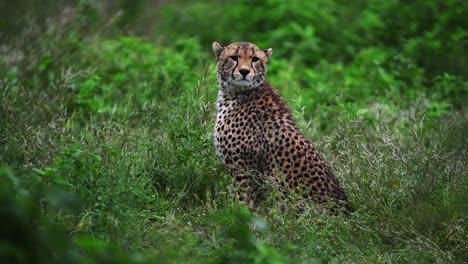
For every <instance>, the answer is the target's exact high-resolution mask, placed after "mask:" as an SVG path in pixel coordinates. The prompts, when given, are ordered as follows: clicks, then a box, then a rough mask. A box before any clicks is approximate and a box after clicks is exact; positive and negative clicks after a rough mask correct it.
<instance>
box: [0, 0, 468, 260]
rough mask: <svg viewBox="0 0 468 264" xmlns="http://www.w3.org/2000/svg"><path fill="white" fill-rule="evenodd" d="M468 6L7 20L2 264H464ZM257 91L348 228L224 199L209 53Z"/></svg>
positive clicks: (142, 3) (172, 11)
mask: <svg viewBox="0 0 468 264" xmlns="http://www.w3.org/2000/svg"><path fill="white" fill-rule="evenodd" d="M467 14H468V1H463V0H451V1H436V0H429V1H420V0H413V1H393V0H391V1H381V0H368V1H361V0H357V1H340V0H336V1H331V0H317V1H298V0H291V1H278V0H264V1H256V0H251V1H246V0H239V1H215V0H213V1H187V0H186V1H165V0H154V1H149V0H135V1H130V0H116V1H111V0H99V1H91V0H61V1H57V0H55V1H53V0H42V1H40V0H16V1H1V2H0V177H1V179H0V189H1V190H0V222H1V226H2V228H1V231H0V260H2V263H64V262H65V261H67V262H71V263H103V262H108V263H154V262H156V263H168V262H169V263H207V262H209V263H219V262H227V263H315V262H317V263H321V262H333V263H341V262H351V263H355V262H357V263H365V262H371V263H374V262H404V263H407V262H417V263H426V262H427V263H434V262H463V261H466V259H468V253H467V248H468V245H467V244H468V237H467V234H466V230H467V227H468V226H467V220H468V218H467V212H468V207H467V205H466V201H467V200H468V197H467V193H468V190H467V186H468V184H467V179H468V177H467V176H468V175H467V171H468V169H467V163H466V161H467V160H468V157H467V149H468V145H467V137H466V130H467V112H466V109H467V99H468V94H467V93H468V68H467V65H466V59H467V55H466V54H465V49H466V47H467V44H468V19H466V16H467ZM213 41H218V42H221V43H223V44H229V43H231V42H235V41H249V42H253V43H256V44H257V45H258V46H260V47H262V48H273V55H272V57H271V60H270V64H269V72H268V79H269V80H270V81H271V82H272V84H273V85H274V86H275V87H276V88H277V89H278V90H279V91H280V93H281V94H282V95H283V96H284V97H285V99H286V100H287V101H288V103H289V105H290V107H291V109H292V110H293V112H294V115H295V117H296V119H297V120H298V123H299V124H300V126H301V128H302V130H303V131H304V134H305V135H306V136H307V137H308V138H309V139H311V141H312V142H314V143H315V144H316V145H317V146H318V148H319V149H320V150H321V151H322V153H324V156H325V157H326V159H327V160H328V161H329V163H330V164H331V165H332V167H333V168H334V171H335V174H336V175H337V178H338V179H339V180H340V182H341V183H342V185H343V186H344V187H345V189H346V191H347V193H348V196H349V198H350V201H351V203H353V205H354V207H355V208H356V209H357V212H356V213H354V214H353V216H351V217H350V218H349V219H342V218H331V217H329V216H328V215H321V213H320V212H316V211H315V210H314V208H313V206H311V208H310V210H308V211H307V212H306V213H304V214H303V215H300V216H296V215H295V214H294V213H292V212H288V211H287V210H286V211H284V210H280V209H279V207H280V206H278V205H277V204H276V203H275V202H274V199H273V198H274V197H273V196H274V191H273V190H272V199H271V201H269V202H268V203H267V205H266V206H265V208H264V210H263V213H259V214H252V213H251V212H249V211H248V210H246V209H245V208H243V207H239V206H238V205H235V204H233V203H232V201H231V199H230V198H229V181H230V179H229V175H228V173H227V172H226V170H225V168H224V167H223V165H222V164H221V163H220V161H219V159H218V157H217V155H216V152H215V149H214V146H213V144H212V135H211V133H212V127H213V123H214V122H213V121H214V117H215V107H214V102H215V101H216V96H217V87H216V80H215V76H216V75H215V58H214V56H213V55H212V51H211V43H212V42H213Z"/></svg>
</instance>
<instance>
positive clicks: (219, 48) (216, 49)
mask: <svg viewBox="0 0 468 264" xmlns="http://www.w3.org/2000/svg"><path fill="white" fill-rule="evenodd" d="M212 47H213V52H214V54H215V55H216V59H219V55H221V52H223V50H224V47H223V46H222V45H221V44H219V43H218V42H216V41H215V42H213V45H212Z"/></svg>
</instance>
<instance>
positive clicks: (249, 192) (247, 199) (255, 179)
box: [232, 171, 266, 209]
mask: <svg viewBox="0 0 468 264" xmlns="http://www.w3.org/2000/svg"><path fill="white" fill-rule="evenodd" d="M232 175H233V178H232V180H233V186H234V191H233V195H234V202H236V203H243V204H245V205H246V206H248V207H249V208H251V209H255V208H257V207H258V205H259V204H260V203H261V202H262V201H264V200H265V198H266V190H265V188H264V186H263V185H264V182H263V180H262V178H261V177H260V174H259V173H257V172H254V171H236V172H233V173H232Z"/></svg>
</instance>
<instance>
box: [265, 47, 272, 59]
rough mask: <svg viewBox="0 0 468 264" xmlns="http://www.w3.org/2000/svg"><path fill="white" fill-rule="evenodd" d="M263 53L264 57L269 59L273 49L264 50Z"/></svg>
mask: <svg viewBox="0 0 468 264" xmlns="http://www.w3.org/2000/svg"><path fill="white" fill-rule="evenodd" d="M263 52H265V55H267V57H270V55H271V54H272V53H273V49H272V48H269V49H264V50H263Z"/></svg>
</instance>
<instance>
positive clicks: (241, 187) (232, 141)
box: [213, 42, 352, 214]
mask: <svg viewBox="0 0 468 264" xmlns="http://www.w3.org/2000/svg"><path fill="white" fill-rule="evenodd" d="M213 51H214V53H215V55H216V57H217V59H218V63H217V76H218V85H219V95H218V101H217V110H218V114H217V119H216V125H215V131H214V140H215V145H216V147H217V149H218V152H219V154H220V156H221V159H222V161H223V162H224V164H225V165H226V166H227V168H228V169H229V171H230V172H231V174H232V176H233V180H234V186H235V189H236V193H235V197H236V198H237V199H238V200H240V201H242V202H244V203H246V204H247V205H249V206H252V207H256V206H258V205H259V204H260V203H261V202H262V201H263V200H264V199H265V197H266V195H267V192H268V188H267V186H266V184H267V182H274V183H275V186H277V188H279V191H280V192H281V193H283V194H284V196H285V197H288V196H289V195H288V193H289V192H294V193H295V194H296V195H298V196H300V197H301V198H302V199H303V200H304V201H309V200H312V201H314V202H315V203H317V204H321V205H323V206H327V207H328V208H329V209H330V211H331V212H332V213H333V214H337V213H338V211H339V208H344V209H345V211H347V212H349V211H351V210H352V208H351V206H349V204H348V203H347V198H346V195H345V193H344V191H343V189H342V188H341V187H340V185H339V183H338V181H337V180H336V178H335V177H334V176H333V174H332V172H331V170H330V168H329V167H328V166H327V165H326V164H325V162H324V161H323V159H322V157H321V156H320V155H319V153H318V152H317V150H316V149H315V147H314V146H313V145H312V143H310V142H309V141H308V140H307V139H306V138H305V137H304V136H303V135H302V133H301V131H300V129H299V127H298V125H297V123H296V121H295V120H294V118H293V116H292V114H291V111H290V110H289V109H288V107H287V105H286V102H285V101H284V100H283V98H282V97H281V96H280V95H279V93H278V92H277V91H276V90H274V89H273V88H272V87H271V85H270V83H269V82H268V81H266V79H265V76H266V72H267V63H268V58H269V56H270V55H271V54H272V49H266V50H262V49H260V48H258V47H257V46H256V45H254V44H252V43H248V42H236V43H233V44H230V45H228V46H226V47H223V46H222V45H220V44H219V43H217V42H214V43H213ZM247 71H248V73H247ZM330 202H331V203H330Z"/></svg>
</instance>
